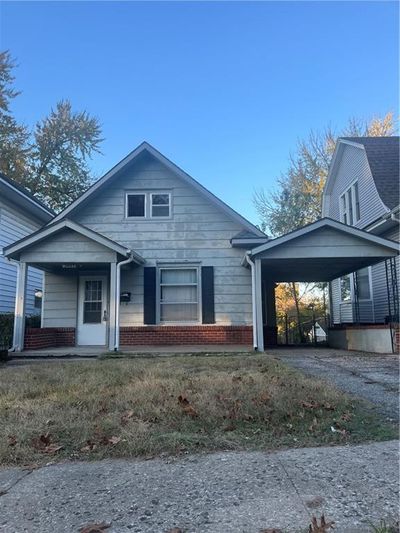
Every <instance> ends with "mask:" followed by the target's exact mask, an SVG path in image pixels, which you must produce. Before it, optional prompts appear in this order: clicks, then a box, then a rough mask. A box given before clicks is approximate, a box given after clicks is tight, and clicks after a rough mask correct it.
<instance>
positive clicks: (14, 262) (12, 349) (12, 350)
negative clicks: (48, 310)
mask: <svg viewBox="0 0 400 533" xmlns="http://www.w3.org/2000/svg"><path fill="white" fill-rule="evenodd" d="M0 255H1V256H2V257H4V255H3V252H1V254H0ZM6 259H7V261H8V262H9V263H11V264H12V265H15V266H16V267H17V272H18V269H19V261H17V260H16V259H11V257H7V258H6ZM17 276H18V275H17ZM16 298H17V294H15V299H16ZM15 316H16V315H15V311H14V325H13V344H12V346H11V348H10V349H9V350H8V351H9V352H15V351H16V349H17V346H16V345H15V343H14V338H15V335H14V332H15Z"/></svg>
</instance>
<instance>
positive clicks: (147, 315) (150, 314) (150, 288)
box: [143, 267, 156, 324]
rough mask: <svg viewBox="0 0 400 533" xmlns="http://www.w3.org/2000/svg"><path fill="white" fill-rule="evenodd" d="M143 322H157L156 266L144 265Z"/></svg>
mask: <svg viewBox="0 0 400 533" xmlns="http://www.w3.org/2000/svg"><path fill="white" fill-rule="evenodd" d="M143 289H144V294H143V322H144V323H145V324H155V323H156V267H144V278H143Z"/></svg>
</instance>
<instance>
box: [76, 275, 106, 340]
mask: <svg viewBox="0 0 400 533" xmlns="http://www.w3.org/2000/svg"><path fill="white" fill-rule="evenodd" d="M107 314H108V313H107V278H106V277H104V276H87V277H80V278H79V298H78V345H80V346H104V345H105V344H106V340H107Z"/></svg>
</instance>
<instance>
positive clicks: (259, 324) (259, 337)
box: [254, 259, 264, 352]
mask: <svg viewBox="0 0 400 533" xmlns="http://www.w3.org/2000/svg"><path fill="white" fill-rule="evenodd" d="M254 266H255V276H254V278H255V280H254V281H255V286H256V290H255V296H256V317H257V349H258V351H259V352H263V351H264V331H263V311H262V281H261V259H255V261H254Z"/></svg>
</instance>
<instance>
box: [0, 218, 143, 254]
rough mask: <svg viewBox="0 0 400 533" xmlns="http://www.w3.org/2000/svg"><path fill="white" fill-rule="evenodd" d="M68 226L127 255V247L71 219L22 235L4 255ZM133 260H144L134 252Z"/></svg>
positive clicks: (18, 250)
mask: <svg viewBox="0 0 400 533" xmlns="http://www.w3.org/2000/svg"><path fill="white" fill-rule="evenodd" d="M64 228H68V229H71V230H72V231H76V232H77V233H80V234H81V235H83V236H85V237H87V238H88V239H91V240H93V241H95V242H97V243H99V244H101V245H103V246H105V247H106V248H109V249H110V250H114V251H115V252H117V253H119V254H121V255H125V256H127V255H129V253H130V250H129V249H128V248H125V247H124V246H121V245H120V244H118V243H116V242H114V241H112V240H111V239H108V238H107V237H104V236H103V235H100V233H97V232H95V231H93V230H90V229H88V228H86V227H85V226H81V225H80V224H77V223H76V222H73V221H72V220H68V219H65V220H61V221H60V222H58V223H56V224H51V225H50V226H45V227H44V228H43V229H42V230H39V231H38V232H36V233H34V234H32V235H31V236H29V237H24V238H23V239H21V240H20V241H17V242H16V243H14V244H12V245H10V246H6V247H5V248H4V251H5V256H6V257H8V256H11V255H12V254H15V253H17V252H20V251H22V250H24V249H25V248H28V247H29V246H32V245H33V244H36V243H37V242H40V241H42V240H43V239H45V238H47V237H49V236H51V235H53V234H54V233H57V232H58V231H60V230H62V229H64ZM132 253H133V256H134V260H135V262H136V263H138V264H143V263H144V262H145V260H144V259H143V258H142V257H140V255H139V254H136V253H134V252H132Z"/></svg>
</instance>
